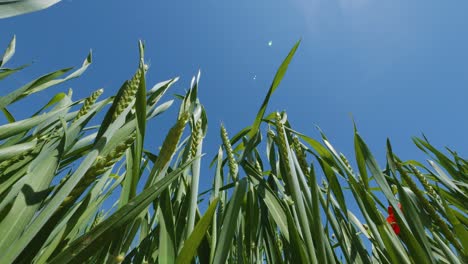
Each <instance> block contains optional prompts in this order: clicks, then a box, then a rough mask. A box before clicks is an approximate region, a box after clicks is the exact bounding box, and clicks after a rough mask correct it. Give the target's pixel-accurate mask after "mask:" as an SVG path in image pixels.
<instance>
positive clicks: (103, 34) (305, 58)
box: [0, 0, 468, 189]
mask: <svg viewBox="0 0 468 264" xmlns="http://www.w3.org/2000/svg"><path fill="white" fill-rule="evenodd" d="M466 10H468V2H467V1H462V0H459V1H457V0H454V1H450V2H443V1H397V0H395V1H371V0H356V1H353V0H340V1H332V0H328V1H325V0H290V1H279V0H268V1H266V0H254V1H253V0H250V1H246V0H238V1H215V0H204V1H183V2H182V1H156V0H137V1H123V0H112V1H111V0H100V1H96V0H94V1H92V0H79V1H78V0H64V1H62V2H61V3H59V4H57V5H55V6H53V7H52V8H49V9H46V10H44V11H41V12H36V13H32V14H28V15H23V16H19V17H14V18H9V19H3V20H0V46H1V47H6V45H7V44H8V41H9V40H10V38H11V36H12V35H13V34H16V35H17V53H16V55H15V57H14V59H13V60H12V61H11V63H10V64H9V65H8V66H14V65H20V64H23V63H28V62H31V61H34V64H33V65H32V66H31V67H29V68H28V69H27V70H25V71H24V72H22V73H19V74H17V75H16V77H13V78H11V80H8V82H2V83H1V84H0V87H1V94H2V95H4V94H5V92H6V91H10V90H12V89H14V88H18V87H20V86H21V85H22V84H24V83H26V82H27V81H29V80H31V79H32V76H39V75H40V74H44V73H47V72H50V71H53V70H56V69H58V68H62V67H68V66H79V65H80V64H81V62H82V60H83V59H84V58H85V57H86V55H87V53H88V51H89V50H90V49H92V50H93V55H94V63H93V65H92V66H91V68H90V69H89V70H88V71H87V72H86V73H85V74H84V75H83V76H82V77H80V78H79V79H77V80H74V81H72V82H69V83H67V84H66V85H64V86H61V88H54V89H52V90H50V91H48V92H45V93H41V94H40V95H39V96H38V97H37V98H36V99H35V100H33V101H28V102H27V103H28V104H29V105H30V106H31V107H24V104H22V105H16V106H14V107H13V108H11V109H10V110H11V111H12V112H13V113H14V114H15V115H17V116H20V117H21V116H23V117H25V116H27V115H28V114H31V113H32V112H33V109H34V110H35V109H36V107H34V106H35V105H36V104H39V103H40V102H45V101H46V100H47V98H48V97H49V96H50V95H51V94H54V93H57V92H59V91H66V89H67V88H69V87H72V88H73V90H74V98H82V97H86V96H88V95H89V94H90V93H91V92H92V91H94V90H96V89H98V88H104V89H105V94H106V95H111V94H113V93H115V92H116V91H117V89H118V88H119V87H120V85H121V83H122V82H123V81H124V80H126V79H128V78H130V77H131V75H132V74H133V73H134V71H135V69H136V67H137V59H138V46H137V41H138V40H139V39H142V40H144V41H145V43H146V58H147V60H149V61H150V64H151V69H150V71H149V73H148V82H147V83H148V86H150V87H151V85H152V84H155V83H157V82H159V81H163V80H166V79H169V78H172V77H175V76H180V77H181V80H180V81H179V82H178V83H177V85H176V86H175V87H174V88H173V90H171V91H170V92H169V95H168V96H166V100H169V99H172V97H171V95H172V94H174V93H183V91H184V89H186V88H188V86H189V83H190V79H191V77H192V75H194V74H196V73H197V71H198V69H201V71H202V77H201V82H200V94H199V95H200V100H201V102H202V103H203V104H204V105H205V107H206V109H207V112H208V118H209V131H208V135H207V139H206V143H205V145H204V152H205V153H207V154H208V155H207V158H208V159H207V160H211V157H213V155H214V154H215V153H216V151H217V148H218V146H219V144H220V138H219V124H220V123H221V122H223V123H224V124H225V125H226V127H227V129H228V131H229V132H230V134H231V135H234V134H235V133H236V132H237V131H239V130H240V129H241V128H243V127H245V126H247V125H250V124H251V123H252V121H253V119H254V117H255V115H256V112H257V110H258V108H259V107H260V104H261V102H262V100H263V97H264V95H265V94H266V92H267V90H268V87H269V85H270V83H271V80H272V78H273V76H274V74H275V71H276V68H277V67H278V66H279V64H280V63H281V61H282V60H283V58H284V57H285V56H286V54H287V53H288V51H289V49H290V48H291V47H292V45H293V44H294V43H295V42H296V41H297V40H298V39H300V38H302V43H301V46H300V48H299V50H298V52H297V53H296V56H295V58H294V60H293V61H292V63H291V65H290V67H289V70H288V73H287V74H286V76H285V78H284V79H283V82H282V84H281V85H280V87H279V89H278V90H277V91H276V92H275V94H274V95H273V98H272V100H271V102H270V105H269V109H268V110H267V112H271V111H274V110H285V111H287V112H288V117H289V119H290V121H291V123H292V124H293V126H294V127H295V128H296V129H297V130H299V131H302V132H305V133H306V134H309V135H313V136H315V137H317V138H318V136H319V135H318V133H317V131H316V129H315V125H318V126H320V127H321V128H322V130H323V131H324V132H325V133H326V135H327V136H328V138H329V139H330V140H331V142H332V144H333V145H334V146H335V147H336V148H337V149H339V150H340V151H342V152H343V153H345V155H347V156H350V157H352V156H353V153H354V151H353V148H352V144H353V140H352V136H353V135H352V132H353V127H352V120H351V118H350V114H352V116H353V117H354V119H355V120H356V122H357V125H358V129H359V131H360V133H361V134H362V135H363V137H364V139H365V140H366V142H367V143H368V145H369V146H370V147H371V150H372V151H373V152H374V154H375V155H376V156H377V157H378V158H379V160H380V161H383V157H384V154H385V140H386V138H387V137H389V138H390V139H391V141H392V143H393V147H394V151H395V152H396V154H398V155H399V156H400V157H401V158H403V159H420V158H422V157H423V156H422V155H421V154H420V151H419V150H418V149H417V148H416V147H415V146H414V145H413V144H412V142H411V137H412V136H419V135H421V133H423V132H424V133H425V135H426V136H427V137H428V138H429V140H430V141H431V142H432V143H433V144H434V145H436V146H438V147H444V146H449V147H451V148H453V149H455V150H457V151H458V152H459V154H460V155H461V156H462V157H466V156H467V154H468V145H467V142H468V140H467V139H466V135H467V134H468V122H466V120H467V119H466V117H467V114H468V107H467V106H466V101H467V98H468V89H467V88H468V20H467V19H466V18H465V16H466ZM270 41H271V42H272V45H271V46H270V45H268V43H269V42H270ZM2 49H3V48H2ZM5 86H7V87H5ZM41 100H42V101H41ZM176 110H177V107H174V108H173V110H172V112H171V111H170V112H169V113H167V114H165V115H163V116H162V117H161V118H156V119H155V120H154V121H152V122H151V123H150V125H149V127H148V132H147V135H148V138H149V140H150V141H149V147H150V148H151V149H152V150H153V151H156V150H157V146H156V143H154V144H153V145H152V144H151V143H152V142H159V141H160V140H161V139H162V138H163V137H164V136H165V134H166V131H167V129H168V128H169V127H170V126H171V125H172V124H173V122H174V119H175V115H174V114H175V111H176ZM0 122H2V123H4V122H5V119H4V118H3V117H0ZM382 165H384V164H383V162H382ZM202 170H204V172H205V173H206V176H204V177H202V180H204V182H202V187H201V189H205V188H204V187H207V186H209V184H210V182H211V179H212V175H213V173H214V171H213V170H208V169H207V168H206V166H205V167H204V168H203V169H202Z"/></svg>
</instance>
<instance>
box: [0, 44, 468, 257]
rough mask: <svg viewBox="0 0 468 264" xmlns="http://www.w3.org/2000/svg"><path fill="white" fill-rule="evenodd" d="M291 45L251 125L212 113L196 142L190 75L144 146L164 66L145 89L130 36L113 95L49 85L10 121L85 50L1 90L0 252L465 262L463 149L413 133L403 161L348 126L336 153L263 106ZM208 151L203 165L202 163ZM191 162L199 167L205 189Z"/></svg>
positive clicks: (165, 85)
mask: <svg viewBox="0 0 468 264" xmlns="http://www.w3.org/2000/svg"><path fill="white" fill-rule="evenodd" d="M15 42H16V39H15V38H13V40H12V41H11V43H10V45H9V46H8V48H7V49H6V52H5V55H4V56H3V57H2V60H1V61H0V79H4V78H7V77H8V76H9V75H12V74H14V73H15V72H18V71H20V70H22V68H24V66H20V67H17V68H6V67H5V66H6V65H9V63H10V62H9V60H10V58H11V57H12V56H13V54H14V52H15ZM298 46H299V42H297V43H296V44H295V45H294V46H293V48H292V49H291V51H290V52H289V54H288V55H287V57H286V59H285V60H284V61H283V63H282V64H281V65H280V67H279V69H278V71H277V73H276V75H275V77H274V79H273V82H272V84H271V87H270V88H269V90H268V92H267V95H266V98H265V100H264V101H263V103H262V105H261V107H260V109H259V111H258V113H257V115H256V117H255V119H254V120H253V122H252V125H250V126H247V127H246V128H245V129H242V130H241V131H239V132H238V133H235V134H233V135H234V136H232V137H230V136H229V134H231V133H229V131H228V130H227V129H226V128H225V127H224V126H223V125H221V127H220V142H222V144H221V145H220V147H219V151H218V153H208V154H207V155H206V154H204V152H203V148H202V146H203V141H204V138H205V135H206V131H207V128H208V126H207V124H208V119H207V114H206V113H205V110H204V107H203V105H202V103H201V101H200V100H199V98H198V89H199V87H198V83H199V77H200V76H199V75H198V76H197V77H196V78H194V79H193V81H192V84H191V86H190V87H189V89H188V90H187V93H186V94H185V96H182V97H180V98H176V99H180V100H179V102H180V107H179V113H178V115H177V116H175V117H173V120H174V121H173V124H172V125H171V124H168V125H169V126H170V127H171V128H170V129H169V132H168V133H167V135H166V136H165V138H162V142H163V143H162V146H161V148H160V150H159V151H157V152H153V150H154V149H157V148H156V146H150V147H149V146H147V145H146V144H145V142H146V141H145V139H146V138H148V137H150V136H151V137H152V136H154V135H157V134H158V133H154V131H152V132H151V133H148V134H147V133H146V122H148V121H151V120H152V119H153V118H157V116H158V115H160V114H162V113H163V112H165V111H166V110H167V109H168V108H169V107H171V105H173V103H174V100H169V101H167V102H164V103H162V102H161V101H160V100H161V98H162V97H163V95H164V94H165V93H166V91H167V90H168V89H169V88H170V87H171V86H172V85H173V84H174V83H175V82H176V81H177V78H174V79H170V80H168V81H165V82H161V83H158V84H156V85H155V86H154V87H153V88H151V89H147V87H146V74H147V73H149V72H150V69H148V67H147V66H146V64H145V59H144V46H143V44H142V43H141V42H140V43H139V50H140V57H139V60H138V63H137V70H136V74H135V75H134V76H132V77H130V78H129V81H126V82H125V83H124V84H123V85H122V87H121V88H120V89H119V90H118V92H117V94H116V95H115V96H110V97H105V96H104V93H103V90H102V89H98V90H96V92H93V93H92V94H91V95H90V96H89V97H87V98H84V99H78V100H74V99H72V93H71V91H69V92H68V93H63V92H60V93H57V94H56V95H55V96H53V97H52V98H51V99H50V101H49V102H48V103H47V104H45V105H44V106H43V107H40V108H39V109H36V110H37V111H36V112H34V113H32V114H31V116H30V117H28V118H24V119H22V120H16V119H15V118H14V115H13V114H12V113H10V111H9V110H8V108H10V105H11V104H13V103H17V104H21V103H22V102H21V100H26V99H28V98H29V97H31V96H35V94H36V93H38V92H41V91H43V90H45V89H48V88H50V87H54V86H57V85H59V84H61V83H64V82H66V81H68V80H70V79H73V78H76V77H79V76H80V75H82V74H83V73H84V72H85V70H86V69H87V67H88V66H89V65H90V64H91V62H92V59H91V58H92V57H91V54H89V55H88V56H87V57H86V59H85V61H84V63H83V64H82V66H81V67H80V68H78V69H77V70H75V71H73V72H71V73H70V71H71V69H70V68H65V69H61V70H58V71H55V72H52V73H48V74H45V75H43V76H40V77H39V78H37V79H34V80H33V81H31V82H29V83H27V84H25V85H24V86H22V87H20V88H19V89H17V90H14V91H12V92H10V93H8V94H6V95H3V96H2V97H0V109H1V110H2V111H3V113H4V115H5V117H6V118H5V120H6V121H7V123H4V124H1V125H0V263H5V264H7V263H56V264H63V263H215V264H217V263H466V262H467V255H468V234H467V225H468V219H467V214H466V208H467V205H468V197H467V196H468V195H467V177H468V161H467V159H465V158H463V157H461V156H459V155H458V154H457V153H456V152H455V151H452V150H450V149H446V150H444V151H441V150H438V149H436V148H435V147H434V146H433V145H431V144H430V143H429V141H428V140H427V139H426V138H414V143H415V145H416V147H418V148H419V149H420V150H421V151H423V152H424V153H425V154H426V155H427V159H428V161H427V163H426V162H418V161H415V160H407V161H404V160H401V159H400V158H399V157H398V156H397V154H395V153H397V152H398V150H395V152H394V150H393V149H392V146H391V143H390V140H388V142H387V149H386V153H387V155H386V160H385V161H383V162H381V163H382V164H379V162H378V161H377V160H376V159H375V158H374V156H373V155H372V153H371V151H370V148H369V147H368V146H367V145H366V143H365V142H364V140H363V139H362V137H361V136H360V135H359V132H358V130H357V129H356V128H355V131H354V149H355V157H352V158H350V157H345V156H344V155H343V154H342V153H340V152H339V151H338V150H337V149H336V148H335V147H334V146H333V145H332V143H331V141H330V140H329V139H328V138H327V137H326V136H325V135H324V134H323V133H320V134H319V135H320V136H319V137H318V139H314V138H313V137H310V136H307V135H304V134H302V133H300V132H299V131H296V130H294V128H293V126H292V124H291V123H290V122H289V121H288V118H287V115H286V113H285V112H283V113H277V112H274V113H271V114H266V110H267V106H268V102H269V99H270V98H271V96H272V95H273V93H274V91H275V90H276V89H277V88H278V85H279V84H280V82H281V80H282V78H283V76H284V75H285V73H286V70H287V68H288V65H289V63H290V62H291V60H292V58H293V56H294V53H295V51H296V50H297V48H298ZM67 74H68V75H67ZM23 102H24V101H23ZM101 113H102V114H101ZM100 116H104V117H103V118H100ZM215 129H216V128H215ZM147 148H148V149H147ZM213 156H214V158H213ZM207 158H208V159H212V163H211V164H212V169H208V168H201V159H207ZM353 164H355V167H354V168H353ZM381 165H383V166H381ZM202 173H203V175H210V174H211V175H212V176H213V177H212V179H213V181H212V185H211V186H212V187H211V189H210V190H208V191H206V192H202V190H200V188H199V186H200V184H199V182H200V180H202V179H203V180H207V179H208V177H201V174H202ZM202 208H203V209H202Z"/></svg>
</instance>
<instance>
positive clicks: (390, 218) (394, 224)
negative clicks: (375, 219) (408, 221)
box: [387, 203, 401, 235]
mask: <svg viewBox="0 0 468 264" xmlns="http://www.w3.org/2000/svg"><path fill="white" fill-rule="evenodd" d="M398 207H399V208H400V210H401V204H400V203H398ZM387 222H388V223H389V224H390V225H391V226H392V228H393V231H394V232H395V234H397V235H399V234H400V227H399V226H398V224H397V221H396V217H395V214H394V213H393V207H392V206H389V207H388V217H387Z"/></svg>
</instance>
